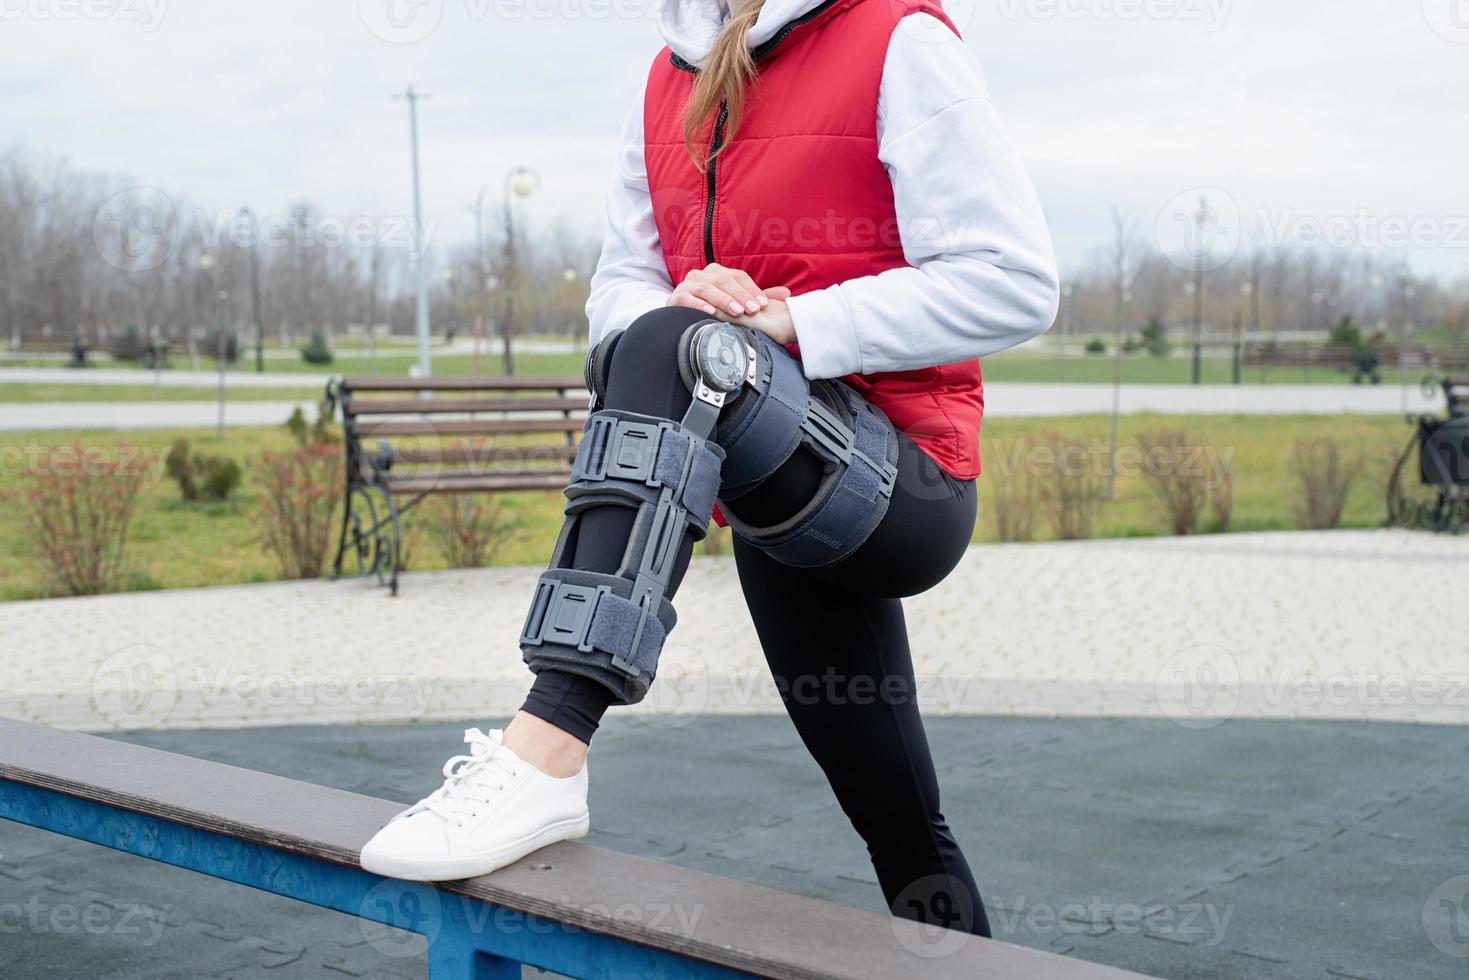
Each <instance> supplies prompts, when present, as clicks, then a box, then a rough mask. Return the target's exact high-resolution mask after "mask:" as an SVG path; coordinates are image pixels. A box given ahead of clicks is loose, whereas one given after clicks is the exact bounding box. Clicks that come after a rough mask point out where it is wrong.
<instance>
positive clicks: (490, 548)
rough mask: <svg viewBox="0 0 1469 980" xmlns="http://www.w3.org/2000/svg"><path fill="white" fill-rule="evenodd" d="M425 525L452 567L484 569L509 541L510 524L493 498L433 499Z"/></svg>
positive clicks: (425, 517) (446, 497)
mask: <svg viewBox="0 0 1469 980" xmlns="http://www.w3.org/2000/svg"><path fill="white" fill-rule="evenodd" d="M421 523H422V526H423V528H424V531H425V532H426V533H427V534H428V536H429V538H430V539H431V540H432V541H433V543H434V546H435V547H436V548H438V550H439V554H441V555H443V557H444V561H445V562H447V563H448V565H449V567H450V568H483V567H484V566H485V565H488V564H489V563H490V560H491V559H492V558H494V557H495V555H496V554H497V553H498V552H499V551H500V549H501V548H503V547H504V546H505V544H506V542H507V541H508V540H509V534H508V532H509V531H510V529H511V522H510V521H508V520H507V519H506V515H505V507H504V505H503V504H502V503H501V502H500V501H499V500H498V499H497V498H495V497H491V496H470V495H465V496H458V495H446V496H440V497H431V498H430V500H429V507H428V513H427V514H426V515H425V516H424V517H423V519H422V522H421Z"/></svg>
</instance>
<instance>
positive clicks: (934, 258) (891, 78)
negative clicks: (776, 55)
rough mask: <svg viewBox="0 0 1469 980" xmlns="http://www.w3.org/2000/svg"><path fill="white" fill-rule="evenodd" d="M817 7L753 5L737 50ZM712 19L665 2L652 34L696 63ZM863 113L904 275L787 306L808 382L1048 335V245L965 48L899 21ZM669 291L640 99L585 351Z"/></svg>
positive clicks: (922, 17) (719, 6) (798, 2)
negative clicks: (870, 126)
mask: <svg viewBox="0 0 1469 980" xmlns="http://www.w3.org/2000/svg"><path fill="white" fill-rule="evenodd" d="M821 2H822V0H765V5H764V6H763V7H762V8H761V11H760V16H759V19H758V20H757V21H756V23H755V26H754V27H753V28H751V30H750V34H749V40H748V43H749V45H750V46H751V47H755V46H758V45H760V44H762V43H764V42H765V41H768V40H769V39H770V38H772V37H773V36H775V34H776V32H778V31H779V30H780V29H781V27H783V26H784V25H785V24H787V23H789V22H790V21H792V20H795V19H796V18H797V17H800V16H801V15H802V14H804V13H806V12H808V11H810V10H812V9H813V8H815V7H817V6H818V5H819V4H820V3H821ZM726 17H727V10H726V8H725V6H724V5H723V3H722V2H721V0H663V6H662V10H661V12H660V16H659V27H660V30H661V31H662V33H663V39H664V41H665V42H666V43H667V44H668V46H669V48H671V49H672V50H673V52H674V53H675V54H677V55H679V56H680V57H681V58H683V59H684V60H686V61H688V62H690V63H691V64H694V65H698V64H700V63H701V62H702V60H703V58H704V56H705V55H706V54H707V53H708V51H709V49H710V47H711V46H712V45H713V42H714V38H715V35H717V34H718V32H719V29H720V27H721V25H722V24H723V23H724V20H725V19H726ZM874 110H875V111H876V113H877V139H878V157H879V159H880V160H881V161H882V163H883V165H884V167H885V168H886V170H887V173H888V176H889V178H890V179H891V180H892V184H893V200H894V203H895V205H896V209H897V218H898V228H899V234H900V237H901V239H902V244H903V254H904V257H905V258H906V259H907V261H908V267H907V268H898V269H890V270H888V271H886V272H882V273H880V274H878V275H874V276H863V277H861V278H858V279H849V280H847V281H845V282H841V283H838V284H836V285H834V286H831V287H829V288H827V289H818V290H814V291H812V292H808V293H804V294H802V295H800V296H794V297H792V298H791V300H790V313H791V320H792V321H793V323H794V324H795V328H796V339H797V342H798V343H799V344H800V348H801V361H802V364H803V366H804V369H805V372H806V376H807V377H808V378H812V379H816V378H837V377H841V376H842V375H845V374H872V373H875V372H879V371H902V370H910V369H914V368H921V367H931V366H934V365H938V364H949V363H953V362H955V361H963V360H967V359H969V358H972V357H983V356H984V355H987V354H992V353H994V352H995V351H998V350H1003V349H1005V348H1007V347H1012V346H1014V345H1015V344H1018V343H1020V342H1021V341H1024V340H1026V339H1029V338H1030V337H1033V336H1035V335H1037V334H1039V333H1041V332H1043V331H1045V330H1047V329H1048V328H1049V327H1050V326H1051V324H1052V322H1053V321H1054V320H1055V317H1056V308H1057V302H1058V296H1059V285H1058V277H1057V273H1056V260H1055V256H1054V253H1053V251H1052V247H1051V240H1050V234H1049V232H1048V231H1047V230H1046V221H1045V216H1044V214H1043V213H1042V212H1041V207H1040V202H1039V201H1038V200H1037V198H1036V193H1035V188H1034V186H1033V185H1032V184H1031V181H1030V177H1029V175H1028V174H1027V173H1026V171H1025V168H1024V167H1023V166H1022V165H1021V163H1020V160H1019V159H1018V158H1017V157H1016V155H1015V152H1014V150H1013V149H1012V148H1011V146H1010V143H1009V141H1008V140H1007V139H1006V138H1005V133H1004V128H1003V126H1002V125H1001V122H1000V117H999V114H998V113H997V112H996V110H995V106H994V104H993V103H992V102H991V101H990V97H989V92H988V90H987V89H986V87H985V83H984V79H983V77H982V75H981V73H980V68H979V65H978V64H977V62H976V61H975V59H974V56H973V55H972V54H971V53H970V51H969V48H968V47H966V46H965V44H964V42H963V41H961V40H960V39H959V38H958V37H957V36H955V35H954V33H953V32H952V31H950V30H949V29H948V28H947V27H945V26H944V25H943V24H942V23H941V22H940V21H938V20H937V19H936V18H934V17H930V16H929V15H927V14H913V15H910V16H908V17H906V18H904V20H903V22H902V23H901V24H900V25H899V27H898V29H897V30H895V31H894V32H893V35H892V38H891V40H890V41H889V43H888V52H887V57H886V59H885V61H884V63H883V73H882V84H881V88H880V91H879V95H878V103H877V105H876V106H875V107H874ZM756 285H758V286H760V287H762V288H765V287H771V286H780V285H783V283H777V282H759V283H757V284H756ZM673 287H674V283H673V282H671V281H670V280H669V276H668V268H667V266H666V264H665V263H664V260H663V252H662V249H661V248H660V247H659V243H658V229H657V226H656V224H655V222H654V218H653V205H652V198H651V196H650V195H649V191H648V174H647V169H646V167H645V166H644V161H643V107H642V98H641V97H640V98H639V100H638V103H637V105H635V106H634V107H633V109H632V111H631V112H630V113H629V114H628V116H627V120H626V122H625V123H624V125H623V130H622V149H621V153H620V155H619V158H618V163H617V168H616V173H615V174H614V177H613V180H612V187H611V191H610V193H609V195H608V201H607V230H606V235H605V238H604V241H603V245H602V257H601V260H600V261H599V262H598V264H597V271H596V273H595V275H593V277H592V292H591V297H590V299H589V300H588V301H587V317H588V319H589V320H590V322H591V340H592V342H593V343H595V342H596V341H597V340H599V339H600V338H601V337H603V336H604V335H605V334H607V333H610V332H612V331H615V330H621V329H623V328H625V327H627V326H628V325H629V324H631V323H632V321H633V320H635V319H637V318H638V317H639V316H641V315H642V314H644V313H646V312H648V311H649V310H651V309H655V308H657V307H660V306H663V305H664V304H665V302H666V300H667V298H668V295H669V294H670V293H671V292H672V291H673Z"/></svg>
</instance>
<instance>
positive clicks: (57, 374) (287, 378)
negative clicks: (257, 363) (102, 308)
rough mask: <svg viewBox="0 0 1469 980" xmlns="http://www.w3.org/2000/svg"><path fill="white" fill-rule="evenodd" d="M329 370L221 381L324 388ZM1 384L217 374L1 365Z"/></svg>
mask: <svg viewBox="0 0 1469 980" xmlns="http://www.w3.org/2000/svg"><path fill="white" fill-rule="evenodd" d="M330 377H331V375H330V374H328V373H322V374H308V373H305V372H294V371H267V372H265V373H264V374H256V373H254V372H253V371H226V372H225V376H224V383H225V386H226V387H234V388H325V387H326V382H327V379H328V378H330ZM0 384H35V385H42V384H44V385H124V386H126V387H129V388H152V387H154V386H159V387H163V388H205V389H209V388H214V387H216V386H218V384H219V374H218V373H217V372H214V371H190V370H188V369H177V368H175V369H172V370H168V371H158V372H156V373H155V372H153V371H139V370H133V369H128V368H87V369H86V370H85V371H78V370H75V369H73V368H11V367H0Z"/></svg>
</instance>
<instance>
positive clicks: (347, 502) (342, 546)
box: [332, 479, 352, 580]
mask: <svg viewBox="0 0 1469 980" xmlns="http://www.w3.org/2000/svg"><path fill="white" fill-rule="evenodd" d="M343 496H344V499H343V501H342V533H341V534H340V535H338V537H337V557H336V558H334V559H332V579H333V580H335V579H339V578H341V577H342V556H343V555H345V554H346V553H347V531H348V529H350V528H351V527H352V481H351V480H350V479H349V480H348V481H347V492H346V493H345V494H344V495H343Z"/></svg>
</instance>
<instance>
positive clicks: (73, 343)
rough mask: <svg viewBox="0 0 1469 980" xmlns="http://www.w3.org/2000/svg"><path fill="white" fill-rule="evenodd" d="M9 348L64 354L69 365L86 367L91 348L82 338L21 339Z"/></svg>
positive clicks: (15, 351)
mask: <svg viewBox="0 0 1469 980" xmlns="http://www.w3.org/2000/svg"><path fill="white" fill-rule="evenodd" d="M10 350H11V351H12V352H13V353H16V354H22V355H24V354H65V355H67V356H68V357H69V358H70V361H69V364H70V366H71V367H86V366H87V364H88V360H87V358H88V357H89V356H90V355H91V353H92V348H91V346H90V345H88V344H87V343H86V342H85V341H82V340H21V342H20V345H19V346H12V347H11V348H10Z"/></svg>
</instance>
